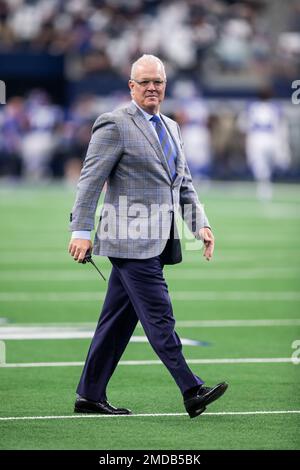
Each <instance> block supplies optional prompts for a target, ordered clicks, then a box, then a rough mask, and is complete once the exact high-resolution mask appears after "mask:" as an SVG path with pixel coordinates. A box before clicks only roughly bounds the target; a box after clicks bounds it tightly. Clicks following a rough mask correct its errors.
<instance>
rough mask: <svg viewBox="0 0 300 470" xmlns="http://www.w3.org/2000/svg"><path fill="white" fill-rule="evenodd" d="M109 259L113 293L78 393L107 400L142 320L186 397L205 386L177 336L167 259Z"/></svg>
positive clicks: (107, 298)
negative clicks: (165, 271) (165, 270)
mask: <svg viewBox="0 0 300 470" xmlns="http://www.w3.org/2000/svg"><path fill="white" fill-rule="evenodd" d="M109 259H110V261H111V263H112V271H111V275H110V278H109V284H108V290H107V294H106V298H105V301H104V304H103V308H102V312H101V315H100V318H99V322H98V325H97V328H96V331H95V334H94V337H93V340H92V342H91V345H90V349H89V352H88V355H87V359H86V362H85V365H84V368H83V372H82V375H81V379H80V382H79V385H78V387H77V393H78V394H79V395H80V396H82V397H84V398H87V399H89V400H91V401H102V400H105V399H106V398H107V397H106V387H107V384H108V381H109V379H110V377H111V376H112V374H113V372H114V370H115V368H116V366H117V364H118V361H119V360H120V358H121V356H122V354H123V352H124V350H125V348H126V346H127V344H128V342H129V340H130V337H131V335H132V333H133V331H134V329H135V327H136V324H137V322H138V320H139V321H140V322H141V325H142V327H143V329H144V331H145V334H146V336H147V338H148V340H149V343H150V344H151V346H152V348H153V349H154V351H155V352H156V354H157V355H158V357H159V358H160V360H161V361H162V362H163V364H164V365H165V366H166V367H167V369H168V370H169V372H170V373H171V375H172V377H173V378H174V380H175V382H176V384H177V385H178V387H179V389H180V391H181V393H182V394H183V393H184V392H185V391H186V390H188V389H189V388H192V387H195V386H197V385H200V384H202V383H204V382H203V381H202V380H201V379H200V378H199V377H197V376H196V375H194V374H193V373H192V371H191V370H190V368H189V367H188V365H187V363H186V361H185V359H184V357H183V354H182V344H181V341H180V339H179V337H178V335H177V333H176V332H175V330H174V326H175V320H174V317H173V310H172V304H171V300H170V296H169V293H168V286H167V284H166V282H165V279H164V276H163V266H164V265H163V261H162V258H161V257H160V256H155V257H153V258H149V259H143V260H138V259H122V258H109Z"/></svg>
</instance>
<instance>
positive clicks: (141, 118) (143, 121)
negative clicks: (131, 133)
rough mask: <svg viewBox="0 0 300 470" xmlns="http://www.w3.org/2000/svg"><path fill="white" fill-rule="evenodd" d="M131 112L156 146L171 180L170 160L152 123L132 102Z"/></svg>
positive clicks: (146, 135) (156, 150)
mask: <svg viewBox="0 0 300 470" xmlns="http://www.w3.org/2000/svg"><path fill="white" fill-rule="evenodd" d="M128 112H129V114H131V115H132V119H133V121H134V122H135V124H136V125H137V126H138V128H139V129H140V130H141V131H142V133H143V134H144V136H145V137H146V139H147V140H148V141H149V143H150V144H151V145H152V147H153V148H154V150H155V152H156V154H157V156H158V157H159V159H160V161H161V163H162V165H163V167H164V169H165V170H166V172H167V174H168V176H169V179H170V181H172V176H171V172H170V168H169V165H168V162H167V160H166V157H165V154H164V152H163V150H162V148H161V145H160V143H159V141H158V140H157V138H156V137H155V135H154V133H153V132H152V130H151V129H149V125H151V123H147V121H146V119H145V118H144V116H143V115H142V113H141V112H140V111H139V109H138V108H137V107H136V106H135V105H134V104H133V103H132V104H131V105H130V106H129V108H128Z"/></svg>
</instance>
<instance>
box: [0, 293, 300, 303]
mask: <svg viewBox="0 0 300 470" xmlns="http://www.w3.org/2000/svg"><path fill="white" fill-rule="evenodd" d="M105 295H106V294H105V292H45V293H41V292H2V293H0V302H34V301H36V302H62V301H65V302H72V301H73V302H80V301H84V302H88V301H90V302H91V301H97V302H99V301H100V300H104V298H105ZM170 295H171V298H172V299H173V300H178V301H196V300H207V301H210V300H213V301H216V300H222V301H275V300H283V301H286V302H288V301H295V300H300V292H297V291H288V292H286V291H283V292H278V291H274V292H266V291H256V292H253V291H244V292H241V291H231V292H226V291H224V292H219V291H202V292H201V291H200V292H197V291H177V292H171V293H170Z"/></svg>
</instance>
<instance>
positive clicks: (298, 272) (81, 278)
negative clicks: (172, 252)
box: [0, 266, 300, 282]
mask: <svg viewBox="0 0 300 470" xmlns="http://www.w3.org/2000/svg"><path fill="white" fill-rule="evenodd" d="M106 268H107V267H105V268H104V269H103V272H104V274H106V275H107V276H108V275H109V272H110V269H106ZM297 276H300V269H299V268H294V267H290V268H282V267H275V266H274V267H269V268H253V269H251V268H247V269H215V268H212V269H209V270H208V269H202V268H200V267H199V268H198V269H197V268H192V269H185V268H181V269H180V270H168V271H167V272H166V278H167V279H174V280H181V279H189V280H199V279H202V280H203V279H218V280H219V279H221V280H227V279H281V278H294V277H297ZM0 281H6V282H15V281H26V282H28V281H32V282H48V281H56V282H57V281H72V282H73V281H75V282H76V281H78V282H91V281H95V282H98V278H97V277H95V275H94V271H90V270H88V271H87V270H85V269H84V270H82V269H78V270H74V269H69V270H68V269H64V270H62V269H60V270H58V271H54V270H52V271H49V269H40V270H30V269H28V270H26V269H23V270H19V269H18V270H10V271H5V272H0Z"/></svg>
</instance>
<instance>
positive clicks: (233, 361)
mask: <svg viewBox="0 0 300 470" xmlns="http://www.w3.org/2000/svg"><path fill="white" fill-rule="evenodd" d="M186 362H187V363H188V364H271V363H273V364H275V363H277V364H284V363H291V364H298V359H293V358H291V357H270V358H268V357H263V358H262V357H248V358H238V359H234V358H232V359H186ZM299 362H300V359H299ZM161 364H162V362H161V361H160V360H158V359H156V360H145V361H120V362H119V364H118V365H120V366H153V365H161ZM83 365H84V362H31V363H26V362H20V363H15V364H13V363H4V364H1V363H0V369H1V368H20V367H72V366H83Z"/></svg>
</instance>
